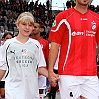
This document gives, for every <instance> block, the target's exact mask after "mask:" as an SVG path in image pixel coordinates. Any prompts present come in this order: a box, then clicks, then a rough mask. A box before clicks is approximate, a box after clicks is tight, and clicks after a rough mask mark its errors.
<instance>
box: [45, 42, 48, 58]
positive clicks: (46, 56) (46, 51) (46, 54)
mask: <svg viewBox="0 0 99 99" xmlns="http://www.w3.org/2000/svg"><path fill="white" fill-rule="evenodd" d="M44 53H45V58H48V57H49V43H48V41H46V49H45V52H44Z"/></svg>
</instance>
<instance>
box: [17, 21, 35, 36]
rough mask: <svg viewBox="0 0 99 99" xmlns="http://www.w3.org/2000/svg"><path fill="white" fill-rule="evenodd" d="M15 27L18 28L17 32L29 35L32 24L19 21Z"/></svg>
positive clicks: (32, 27)
mask: <svg viewBox="0 0 99 99" xmlns="http://www.w3.org/2000/svg"><path fill="white" fill-rule="evenodd" d="M17 28H18V29H19V34H22V35H24V36H29V35H30V34H31V33H32V31H33V29H34V25H33V24H32V23H30V22H20V23H19V24H17Z"/></svg>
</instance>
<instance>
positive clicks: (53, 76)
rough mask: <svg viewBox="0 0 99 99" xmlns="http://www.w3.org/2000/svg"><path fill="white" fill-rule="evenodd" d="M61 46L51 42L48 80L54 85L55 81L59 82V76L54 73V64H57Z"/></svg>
mask: <svg viewBox="0 0 99 99" xmlns="http://www.w3.org/2000/svg"><path fill="white" fill-rule="evenodd" d="M59 46H60V45H59V44H57V43H55V42H51V49H50V52H49V65H48V66H49V67H48V79H49V81H50V82H52V83H53V82H54V81H57V80H59V77H58V75H57V74H55V73H54V71H53V69H54V64H55V62H56V59H57V55H58V51H59ZM56 84H57V83H56Z"/></svg>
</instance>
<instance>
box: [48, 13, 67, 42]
mask: <svg viewBox="0 0 99 99" xmlns="http://www.w3.org/2000/svg"><path fill="white" fill-rule="evenodd" d="M64 14H65V16H66V13H64V12H61V13H59V14H58V15H57V16H56V18H55V20H54V22H53V25H52V28H51V31H50V34H49V38H48V39H49V40H51V41H53V42H56V43H59V44H61V41H62V37H63V34H64V31H66V25H65V23H64V19H66V18H64Z"/></svg>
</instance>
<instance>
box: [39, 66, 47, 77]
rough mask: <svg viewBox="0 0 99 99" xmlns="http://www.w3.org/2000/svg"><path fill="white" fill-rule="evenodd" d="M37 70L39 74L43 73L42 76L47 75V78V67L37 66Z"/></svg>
mask: <svg viewBox="0 0 99 99" xmlns="http://www.w3.org/2000/svg"><path fill="white" fill-rule="evenodd" d="M38 72H39V73H40V74H41V75H43V76H45V77H47V78H48V71H47V69H46V68H45V67H43V66H42V67H39V68H38Z"/></svg>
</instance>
